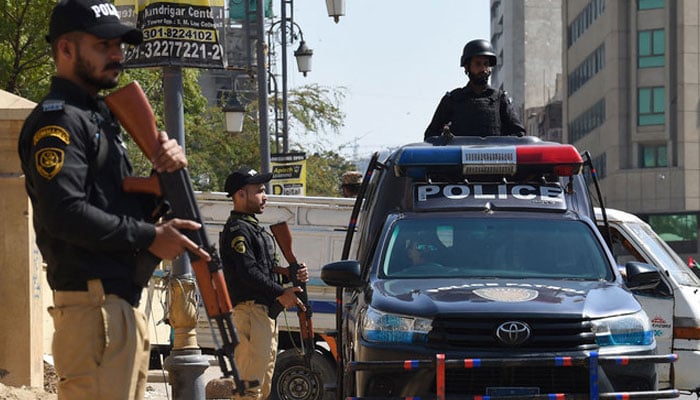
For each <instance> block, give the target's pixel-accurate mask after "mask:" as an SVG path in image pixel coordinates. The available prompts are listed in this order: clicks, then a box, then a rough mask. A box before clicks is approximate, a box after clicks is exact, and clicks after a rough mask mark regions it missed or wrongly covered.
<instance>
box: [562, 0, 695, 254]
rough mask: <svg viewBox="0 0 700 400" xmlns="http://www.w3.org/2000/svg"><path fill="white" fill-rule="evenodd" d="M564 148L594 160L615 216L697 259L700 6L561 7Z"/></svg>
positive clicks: (630, 1)
mask: <svg viewBox="0 0 700 400" xmlns="http://www.w3.org/2000/svg"><path fill="white" fill-rule="evenodd" d="M561 7H562V9H561V11H562V14H561V15H562V22H563V24H562V25H563V28H564V29H563V33H564V35H563V38H564V40H563V43H562V73H563V76H564V79H563V84H564V85H563V96H562V97H563V99H562V100H563V101H562V112H563V140H564V141H566V142H569V143H572V144H574V145H576V147H577V148H579V149H580V150H588V151H589V152H590V153H591V155H592V157H593V163H594V166H595V167H596V169H597V172H598V175H599V178H600V182H601V189H602V191H603V194H604V198H605V202H606V205H607V206H608V207H613V208H619V209H622V210H625V211H628V212H632V213H635V214H637V215H639V216H640V217H642V218H643V219H645V220H647V221H648V222H650V224H651V225H652V227H653V228H654V229H655V230H656V231H657V233H659V234H660V235H661V236H662V237H663V238H664V239H665V240H666V241H667V242H669V243H670V244H671V245H672V247H674V248H675V249H676V250H677V251H678V252H679V253H681V254H684V255H693V256H697V253H698V237H697V236H698V234H697V232H698V215H699V211H700V112H699V111H700V46H699V43H700V3H699V2H698V1H697V0H562V4H561Z"/></svg>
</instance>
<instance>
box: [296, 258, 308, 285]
mask: <svg viewBox="0 0 700 400" xmlns="http://www.w3.org/2000/svg"><path fill="white" fill-rule="evenodd" d="M297 281H299V282H301V283H306V282H308V281H309V270H308V269H306V264H304V263H300V264H299V269H298V270H297Z"/></svg>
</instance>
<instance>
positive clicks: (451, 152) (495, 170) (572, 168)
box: [394, 144, 583, 178]
mask: <svg viewBox="0 0 700 400" xmlns="http://www.w3.org/2000/svg"><path fill="white" fill-rule="evenodd" d="M582 166H583V159H582V158H581V155H580V154H579V153H578V150H576V148H575V147H574V146H572V145H568V144H525V145H517V146H514V145H508V146H480V145H478V146H434V147H433V146H415V147H405V148H404V149H402V150H401V153H400V154H399V155H398V157H397V160H396V164H395V168H394V170H395V171H394V172H395V174H396V175H397V176H409V177H413V178H425V177H426V176H427V175H429V174H431V173H435V172H443V173H444V172H447V171H454V172H461V174H462V175H463V176H468V175H514V174H515V173H516V172H527V173H543V174H554V175H556V176H571V175H576V174H579V173H580V172H581V168H582Z"/></svg>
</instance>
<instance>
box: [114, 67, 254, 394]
mask: <svg viewBox="0 0 700 400" xmlns="http://www.w3.org/2000/svg"><path fill="white" fill-rule="evenodd" d="M105 102H106V103H107V106H108V107H109V108H110V110H112V113H114V115H115V116H116V117H117V119H119V121H120V122H121V124H122V126H123V127H124V129H125V130H126V131H127V132H128V133H129V135H130V136H131V137H132V138H133V139H134V141H135V142H136V144H137V145H138V146H139V148H140V149H141V151H142V152H143V154H145V155H146V157H147V158H148V159H149V160H150V159H152V158H153V156H155V154H156V152H157V151H158V149H159V148H160V142H159V141H158V129H157V128H156V122H155V116H154V115H153V109H152V108H151V105H150V103H149V102H148V99H147V98H146V95H145V93H144V92H143V90H142V89H141V86H140V85H139V84H138V82H136V81H134V82H132V83H130V84H128V85H126V86H124V87H123V88H121V89H119V90H116V91H114V92H112V93H111V94H109V95H107V96H106V97H105ZM123 187H124V190H125V191H126V192H136V193H150V194H154V195H156V196H159V197H160V196H162V198H163V199H164V201H165V202H166V203H167V207H166V208H167V213H166V215H165V218H181V219H188V220H191V221H195V222H198V223H200V224H201V225H202V227H201V228H200V229H199V230H196V231H190V230H186V231H184V232H183V234H184V235H186V236H187V237H188V238H190V240H192V241H193V242H194V243H196V244H197V245H198V246H199V247H201V248H202V249H204V250H205V251H206V252H208V253H209V255H210V256H211V261H209V262H207V261H206V260H204V259H203V258H199V257H197V256H196V255H195V254H193V253H191V252H190V253H189V255H190V260H191V263H192V269H193V270H194V273H195V277H196V279H197V286H198V287H199V291H200V293H201V295H202V300H203V301H204V305H205V308H206V310H207V316H208V317H209V318H210V319H213V320H214V321H215V322H216V325H217V326H218V329H219V334H220V335H221V339H222V345H221V348H219V349H216V356H217V359H218V361H219V366H220V367H221V371H222V373H223V374H224V377H231V378H233V381H234V383H235V385H236V388H235V391H236V392H237V393H239V394H241V395H243V394H244V393H245V390H246V389H247V388H250V387H254V386H257V385H258V382H257V381H242V380H241V378H240V375H239V373H238V369H237V368H236V363H235V361H234V357H233V353H234V349H235V348H236V346H237V345H238V343H239V342H238V335H237V333H236V328H235V326H234V325H233V306H232V305H231V298H230V297H229V294H228V289H227V287H226V281H225V280H224V274H223V270H222V268H221V262H220V260H219V258H218V252H217V251H216V248H215V247H214V246H213V245H211V244H210V243H209V238H208V237H207V234H206V232H205V230H204V224H203V223H202V217H201V215H200V212H199V207H198V206H197V201H196V199H195V196H194V190H193V189H192V183H191V181H190V176H189V172H188V171H187V169H186V168H182V169H180V170H177V171H175V172H172V173H169V172H163V173H158V174H153V175H151V176H150V177H148V178H138V177H131V178H127V179H125V180H124V182H123Z"/></svg>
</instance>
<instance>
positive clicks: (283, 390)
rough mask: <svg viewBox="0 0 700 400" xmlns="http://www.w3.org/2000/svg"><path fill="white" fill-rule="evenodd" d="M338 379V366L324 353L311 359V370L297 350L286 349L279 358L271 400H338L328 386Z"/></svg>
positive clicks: (273, 380)
mask: <svg viewBox="0 0 700 400" xmlns="http://www.w3.org/2000/svg"><path fill="white" fill-rule="evenodd" d="M335 379H336V376H335V366H334V365H333V363H332V362H331V361H330V360H328V358H327V357H326V356H325V355H324V354H323V353H321V352H320V351H316V352H315V353H314V354H313V356H312V357H311V371H310V370H309V369H308V368H307V367H306V365H304V357H303V356H301V355H300V354H299V352H298V351H297V350H295V349H290V350H285V351H283V352H282V353H280V354H279V355H278V356H277V362H276V363H275V373H274V375H273V376H272V391H271V393H270V397H269V400H334V399H335V393H334V392H333V391H326V390H324V385H327V384H335Z"/></svg>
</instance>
